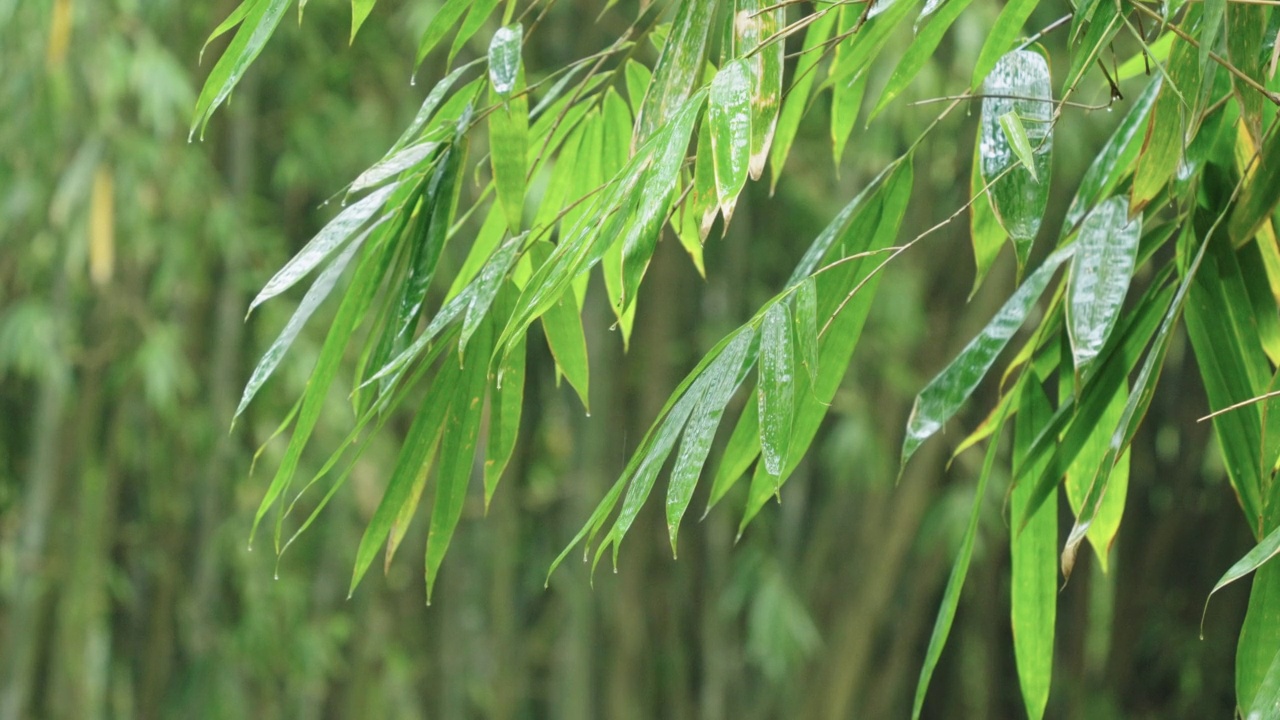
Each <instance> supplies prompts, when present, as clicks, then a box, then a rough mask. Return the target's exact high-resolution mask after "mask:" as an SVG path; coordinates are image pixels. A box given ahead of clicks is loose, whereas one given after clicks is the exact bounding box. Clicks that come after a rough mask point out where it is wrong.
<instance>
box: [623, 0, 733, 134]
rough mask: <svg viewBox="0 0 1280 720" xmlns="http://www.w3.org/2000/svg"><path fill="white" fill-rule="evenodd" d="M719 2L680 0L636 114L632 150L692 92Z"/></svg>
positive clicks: (654, 131) (714, 0)
mask: <svg viewBox="0 0 1280 720" xmlns="http://www.w3.org/2000/svg"><path fill="white" fill-rule="evenodd" d="M719 4H720V3H719V0H680V4H679V5H678V6H677V7H676V15H675V20H674V21H673V22H672V25H671V27H672V31H671V35H670V37H668V38H667V41H666V42H665V43H663V45H662V53H661V54H660V55H659V56H658V64H657V65H656V66H655V67H654V70H653V79H652V81H651V82H650V83H649V87H648V91H647V92H646V93H645V96H644V102H643V103H641V105H640V110H639V112H637V113H636V129H635V136H634V138H633V139H632V142H631V144H632V146H633V147H640V146H641V145H642V144H644V141H645V140H648V139H649V137H650V136H652V135H653V134H654V133H656V132H657V131H658V129H659V128H661V127H663V126H664V125H666V124H667V123H668V122H669V121H670V120H671V119H672V118H673V116H675V114H676V113H677V112H679V111H680V109H681V107H683V106H684V105H685V101H686V100H687V99H688V98H689V96H690V95H691V94H692V93H693V89H694V86H695V85H696V84H697V82H698V77H699V75H700V73H701V72H702V66H703V63H704V62H706V56H707V44H708V40H709V37H710V30H711V26H712V22H711V19H712V18H713V17H715V14H716V8H717V6H718V5H719Z"/></svg>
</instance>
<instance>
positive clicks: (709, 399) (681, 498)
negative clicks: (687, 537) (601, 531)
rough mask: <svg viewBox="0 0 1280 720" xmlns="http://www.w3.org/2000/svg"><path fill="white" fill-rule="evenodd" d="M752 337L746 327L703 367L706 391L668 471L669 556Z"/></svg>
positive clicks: (740, 375)
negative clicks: (669, 471)
mask: <svg viewBox="0 0 1280 720" xmlns="http://www.w3.org/2000/svg"><path fill="white" fill-rule="evenodd" d="M755 339H756V333H755V329H754V328H752V327H750V326H748V327H747V328H746V329H744V330H742V331H740V332H739V333H738V334H737V335H736V336H735V337H734V339H733V340H732V341H731V342H730V343H729V345H728V346H726V347H725V349H724V350H723V351H722V352H721V353H720V357H718V358H716V360H715V362H713V363H712V364H711V365H709V366H708V367H707V369H706V372H705V374H704V377H705V378H707V380H706V382H707V383H708V385H707V388H706V392H705V394H704V395H703V396H702V399H701V400H699V401H698V405H697V407H695V408H694V409H693V411H692V414H691V417H690V418H689V424H688V427H687V428H686V429H685V433H684V440H683V441H682V442H681V443H680V452H679V453H678V454H677V455H676V464H675V467H674V468H672V470H671V484H670V486H669V487H668V489H667V531H668V533H669V534H670V536H671V552H672V554H673V555H674V554H675V552H676V534H677V532H678V531H679V529H680V519H681V518H682V517H684V512H685V510H686V509H687V508H688V507H689V500H690V499H692V498H693V490H694V487H695V486H696V485H697V482H698V476H699V475H700V474H701V473H702V466H703V464H705V463H706V461H707V454H708V453H710V452H711V441H712V439H714V438H715V434H716V428H718V427H719V426H720V418H721V416H722V415H724V408H725V405H727V404H728V403H729V398H731V397H732V396H733V393H734V391H735V390H737V389H738V385H739V384H741V383H742V380H743V375H744V370H745V369H746V367H749V365H748V364H747V362H746V361H747V360H748V358H749V357H750V351H751V346H752V343H753V342H754V341H755Z"/></svg>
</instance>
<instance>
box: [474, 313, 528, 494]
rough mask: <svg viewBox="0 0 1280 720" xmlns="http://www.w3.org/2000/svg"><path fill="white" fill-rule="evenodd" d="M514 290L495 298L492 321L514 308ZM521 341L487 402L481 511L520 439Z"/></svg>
mask: <svg viewBox="0 0 1280 720" xmlns="http://www.w3.org/2000/svg"><path fill="white" fill-rule="evenodd" d="M513 290H514V288H507V291H505V292H503V293H502V294H500V295H499V299H498V303H499V304H500V305H501V306H502V310H501V311H500V312H499V314H498V315H497V316H495V317H497V318H504V317H506V316H508V315H510V314H511V313H510V311H511V308H512V306H514V304H515V293H514V292H513ZM524 378H525V341H524V340H521V341H520V342H518V343H516V345H515V347H514V348H512V350H511V352H510V353H508V354H507V355H506V357H505V358H503V360H502V364H501V365H500V366H499V367H498V376H497V387H496V389H495V390H494V391H493V392H492V393H491V394H490V399H489V443H488V445H487V446H486V448H485V456H484V509H485V512H486V513H487V512H488V511H489V502H490V501H491V500H492V499H493V493H494V491H496V490H497V489H498V481H499V480H501V479H502V473H503V471H505V470H506V468H507V463H509V462H510V461H511V454H512V453H513V452H514V451H515V448H516V440H517V439H519V436H520V415H521V413H522V412H523V410H524Z"/></svg>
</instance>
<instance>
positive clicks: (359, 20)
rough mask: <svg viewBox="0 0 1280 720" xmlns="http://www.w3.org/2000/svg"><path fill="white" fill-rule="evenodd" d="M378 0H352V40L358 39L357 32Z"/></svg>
mask: <svg viewBox="0 0 1280 720" xmlns="http://www.w3.org/2000/svg"><path fill="white" fill-rule="evenodd" d="M304 1H305V0H304ZM375 2H377V0H351V42H352V43H354V42H355V41H356V33H357V32H359V31H360V26H361V25H363V24H364V21H365V19H366V18H368V17H369V13H370V12H373V5H374V3H375Z"/></svg>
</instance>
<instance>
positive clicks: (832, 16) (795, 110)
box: [699, 10, 839, 237]
mask: <svg viewBox="0 0 1280 720" xmlns="http://www.w3.org/2000/svg"><path fill="white" fill-rule="evenodd" d="M838 16H839V13H837V12H835V11H833V10H827V12H825V13H823V15H822V16H821V17H819V18H818V19H817V20H814V21H813V22H812V23H811V24H810V25H809V27H808V29H807V30H806V31H805V35H804V46H803V48H802V49H801V51H800V58H799V60H797V61H796V69H795V74H794V75H793V76H792V80H791V89H790V90H788V91H787V94H786V96H785V97H784V98H783V100H782V112H781V113H780V115H779V116H778V125H777V130H776V132H775V135H774V139H773V147H772V148H771V149H770V150H769V167H770V168H771V172H770V181H769V193H770V194H772V193H773V191H774V190H775V189H776V188H777V187H778V178H779V177H780V176H781V175H782V168H783V166H784V165H786V163H787V155H788V153H790V152H791V144H792V143H793V142H794V141H795V139H796V131H797V130H799V129H800V120H801V119H802V118H803V117H804V114H805V111H806V110H808V108H809V95H810V91H811V90H812V89H813V83H814V81H815V80H816V79H817V75H818V73H817V70H818V62H819V61H820V60H821V59H822V53H821V52H820V47H819V46H821V45H822V44H823V43H825V42H826V41H827V39H828V38H830V37H831V32H832V30H834V28H835V26H836V18H837V17H838ZM699 147H701V143H699ZM703 237H706V233H703Z"/></svg>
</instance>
